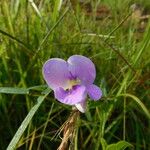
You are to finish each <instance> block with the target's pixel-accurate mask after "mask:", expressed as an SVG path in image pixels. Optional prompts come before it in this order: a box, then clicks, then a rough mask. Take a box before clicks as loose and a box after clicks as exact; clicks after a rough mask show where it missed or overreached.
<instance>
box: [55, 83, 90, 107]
mask: <svg viewBox="0 0 150 150" xmlns="http://www.w3.org/2000/svg"><path fill="white" fill-rule="evenodd" d="M54 94H55V98H56V99H57V100H58V101H60V102H61V103H64V104H68V105H75V104H77V103H80V102H82V101H84V100H85V98H86V95H87V93H86V87H85V86H81V85H77V86H74V87H73V88H72V89H71V90H67V91H65V90H64V89H63V88H57V89H55V90H54Z"/></svg>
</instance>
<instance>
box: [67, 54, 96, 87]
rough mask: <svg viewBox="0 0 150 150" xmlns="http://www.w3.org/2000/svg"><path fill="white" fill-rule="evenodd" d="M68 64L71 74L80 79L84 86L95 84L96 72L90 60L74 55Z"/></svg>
mask: <svg viewBox="0 0 150 150" xmlns="http://www.w3.org/2000/svg"><path fill="white" fill-rule="evenodd" d="M68 63H69V71H70V72H71V74H72V75H73V76H74V77H77V78H79V79H80V80H81V82H82V83H83V84H84V85H86V84H91V83H93V82H94V80H95V77H96V70H95V66H94V64H93V62H92V61H91V60H90V59H89V58H87V57H84V56H81V55H73V56H71V57H70V58H69V59H68Z"/></svg>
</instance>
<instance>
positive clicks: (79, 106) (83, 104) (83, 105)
mask: <svg viewBox="0 0 150 150" xmlns="http://www.w3.org/2000/svg"><path fill="white" fill-rule="evenodd" d="M75 106H76V108H77V109H78V110H79V111H80V112H82V113H85V111H86V100H85V101H83V102H81V103H78V104H75Z"/></svg>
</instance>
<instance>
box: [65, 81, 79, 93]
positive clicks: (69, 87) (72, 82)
mask: <svg viewBox="0 0 150 150" xmlns="http://www.w3.org/2000/svg"><path fill="white" fill-rule="evenodd" d="M80 83H81V81H80V80H79V79H76V80H68V85H67V87H66V88H65V90H67V89H69V90H70V89H72V87H73V86H75V85H78V84H80Z"/></svg>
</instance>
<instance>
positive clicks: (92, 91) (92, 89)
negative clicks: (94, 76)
mask: <svg viewBox="0 0 150 150" xmlns="http://www.w3.org/2000/svg"><path fill="white" fill-rule="evenodd" d="M86 90H87V92H88V95H89V96H90V98H91V99H93V100H99V99H100V98H101V97H102V91H101V89H100V88H99V87H98V86H96V85H94V84H91V85H88V86H87V89H86Z"/></svg>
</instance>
